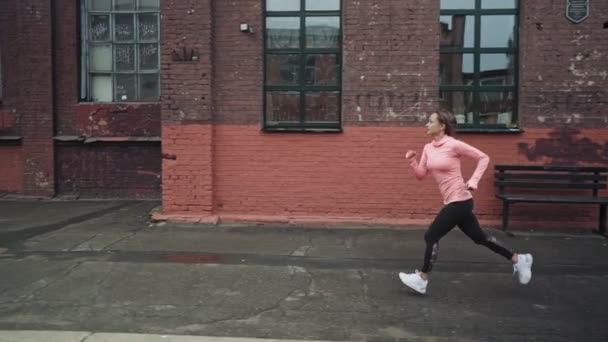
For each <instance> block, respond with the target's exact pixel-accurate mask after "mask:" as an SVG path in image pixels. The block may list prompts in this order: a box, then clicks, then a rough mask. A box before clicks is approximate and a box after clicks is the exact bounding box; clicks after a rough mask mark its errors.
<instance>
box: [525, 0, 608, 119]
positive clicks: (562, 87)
mask: <svg viewBox="0 0 608 342" xmlns="http://www.w3.org/2000/svg"><path fill="white" fill-rule="evenodd" d="M566 3H567V2H566V1H565V0H564V1H544V0H531V1H522V4H523V5H524V8H523V9H522V11H521V12H522V13H521V31H522V32H521V35H522V38H523V39H522V42H521V44H520V49H521V55H522V62H521V74H520V75H521V82H520V89H519V91H520V95H521V102H520V112H521V115H520V117H521V122H522V126H523V127H570V128H573V127H574V128H582V127H588V128H598V127H603V128H607V127H608V110H606V108H607V107H608V28H606V27H605V25H606V24H607V23H608V1H590V6H591V7H590V16H589V18H587V19H586V20H585V21H583V22H582V23H580V24H574V23H572V22H570V21H569V20H567V19H566V17H565V13H566Z"/></svg>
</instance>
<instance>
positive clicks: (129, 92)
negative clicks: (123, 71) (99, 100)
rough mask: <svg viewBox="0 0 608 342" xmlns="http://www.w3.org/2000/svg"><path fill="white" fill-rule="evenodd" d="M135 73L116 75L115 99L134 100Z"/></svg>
mask: <svg viewBox="0 0 608 342" xmlns="http://www.w3.org/2000/svg"><path fill="white" fill-rule="evenodd" d="M136 77H137V76H136V75H116V85H115V88H114V89H115V91H116V97H115V98H116V101H136V100H137V98H136V96H135V89H136V84H137V78H136Z"/></svg>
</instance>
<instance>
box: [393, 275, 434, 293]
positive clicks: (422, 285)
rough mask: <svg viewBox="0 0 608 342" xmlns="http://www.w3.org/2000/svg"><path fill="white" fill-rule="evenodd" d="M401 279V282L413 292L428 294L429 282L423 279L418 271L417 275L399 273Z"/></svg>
mask: <svg viewBox="0 0 608 342" xmlns="http://www.w3.org/2000/svg"><path fill="white" fill-rule="evenodd" d="M399 279H401V282H402V283H403V284H405V285H406V286H407V287H409V288H411V289H412V290H414V291H416V292H419V293H422V294H425V293H426V286H427V285H428V283H429V281H428V280H424V279H422V277H421V276H420V272H418V270H416V273H403V272H399Z"/></svg>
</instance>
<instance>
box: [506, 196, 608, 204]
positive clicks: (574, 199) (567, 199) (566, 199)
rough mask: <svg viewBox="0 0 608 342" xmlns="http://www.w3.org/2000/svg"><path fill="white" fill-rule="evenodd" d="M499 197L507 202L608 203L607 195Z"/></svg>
mask: <svg viewBox="0 0 608 342" xmlns="http://www.w3.org/2000/svg"><path fill="white" fill-rule="evenodd" d="M496 197H497V198H500V199H502V200H505V201H509V202H535V203H580V204H608V197H589V196H557V195H556V196H541V195H520V194H508V195H505V194H498V195H496Z"/></svg>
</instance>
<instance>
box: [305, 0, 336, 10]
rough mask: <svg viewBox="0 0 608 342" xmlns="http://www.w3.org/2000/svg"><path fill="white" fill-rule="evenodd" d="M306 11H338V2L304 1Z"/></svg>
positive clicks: (329, 0) (322, 0) (331, 0)
mask: <svg viewBox="0 0 608 342" xmlns="http://www.w3.org/2000/svg"><path fill="white" fill-rule="evenodd" d="M306 10H307V11H339V10H340V0H306Z"/></svg>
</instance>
